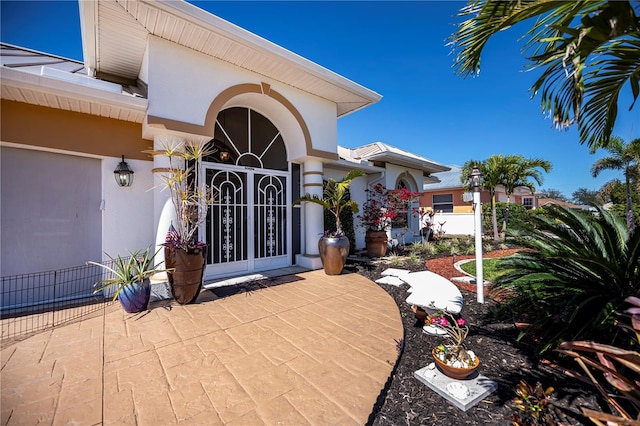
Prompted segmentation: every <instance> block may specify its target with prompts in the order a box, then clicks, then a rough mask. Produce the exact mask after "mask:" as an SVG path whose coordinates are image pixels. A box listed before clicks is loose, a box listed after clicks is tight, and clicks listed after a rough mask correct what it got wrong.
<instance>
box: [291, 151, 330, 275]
mask: <svg viewBox="0 0 640 426" xmlns="http://www.w3.org/2000/svg"><path fill="white" fill-rule="evenodd" d="M322 176H323V171H322V161H320V160H307V161H305V162H304V164H303V172H302V182H303V183H302V192H303V194H309V195H317V196H318V197H322ZM302 209H303V210H302V217H303V221H302V223H303V230H304V231H303V233H304V254H303V255H298V256H297V257H296V263H297V264H298V265H300V266H304V267H306V268H309V269H320V268H322V261H321V260H320V251H319V250H318V240H319V239H320V236H321V235H322V233H323V232H324V212H323V208H322V206H321V205H319V204H315V203H302Z"/></svg>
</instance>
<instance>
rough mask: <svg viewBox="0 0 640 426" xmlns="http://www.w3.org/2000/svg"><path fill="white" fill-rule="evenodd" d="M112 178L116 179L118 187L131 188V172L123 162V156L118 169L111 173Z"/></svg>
mask: <svg viewBox="0 0 640 426" xmlns="http://www.w3.org/2000/svg"><path fill="white" fill-rule="evenodd" d="M113 176H114V177H115V178H116V182H117V183H118V185H119V186H131V184H132V183H133V170H131V168H130V167H129V165H128V164H127V163H126V162H125V161H124V155H123V156H122V161H121V162H120V164H118V167H116V169H115V170H114V171H113Z"/></svg>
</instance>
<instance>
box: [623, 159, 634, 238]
mask: <svg viewBox="0 0 640 426" xmlns="http://www.w3.org/2000/svg"><path fill="white" fill-rule="evenodd" d="M629 173H630V170H629V166H628V165H627V167H626V170H625V173H624V180H625V182H624V183H625V187H626V190H627V228H629V231H633V228H635V223H634V220H633V204H632V201H631V182H630V181H629Z"/></svg>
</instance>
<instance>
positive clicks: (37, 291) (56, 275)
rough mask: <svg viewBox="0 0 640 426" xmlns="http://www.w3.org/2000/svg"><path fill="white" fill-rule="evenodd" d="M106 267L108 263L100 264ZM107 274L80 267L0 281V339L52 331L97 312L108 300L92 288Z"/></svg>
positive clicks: (87, 266) (106, 296)
mask: <svg viewBox="0 0 640 426" xmlns="http://www.w3.org/2000/svg"><path fill="white" fill-rule="evenodd" d="M104 263H105V264H107V265H110V264H111V263H112V262H111V261H107V262H104ZM108 274H110V273H109V272H108V271H105V270H104V269H103V268H101V267H99V266H96V265H83V266H76V267H72V268H66V269H58V270H54V271H46V272H36V273H30V274H22V275H12V276H7V277H2V278H1V280H2V281H1V286H0V297H1V298H0V323H1V326H2V327H1V329H2V332H1V335H0V337H1V339H2V340H4V339H7V338H11V337H16V336H20V335H23V334H29V333H33V332H36V331H40V330H44V329H47V328H51V327H55V326H58V325H61V324H64V323H67V322H70V321H73V320H76V319H78V318H81V317H83V316H85V315H87V314H90V313H93V312H96V311H99V310H101V309H103V308H104V307H105V303H106V304H108V303H111V296H110V295H108V294H105V293H104V292H100V293H97V294H94V293H93V291H94V284H95V283H96V282H98V281H100V280H102V279H105V278H108Z"/></svg>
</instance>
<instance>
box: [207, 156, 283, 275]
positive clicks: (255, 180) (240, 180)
mask: <svg viewBox="0 0 640 426" xmlns="http://www.w3.org/2000/svg"><path fill="white" fill-rule="evenodd" d="M202 167H203V169H204V170H203V173H202V174H201V176H204V177H205V179H206V182H205V183H206V185H207V186H208V188H209V189H210V190H211V193H212V201H211V203H210V204H209V206H208V212H207V222H206V227H205V228H206V230H205V232H206V241H207V244H208V245H209V251H208V255H207V256H208V259H207V270H206V274H205V275H206V278H207V279H210V278H216V277H224V276H230V275H237V274H242V273H248V272H255V271H264V270H267V269H275V268H281V267H285V266H290V255H289V251H290V249H289V248H290V247H291V240H290V238H291V237H290V235H291V221H290V220H288V219H289V217H290V215H291V207H290V206H291V200H290V195H289V193H290V191H289V190H288V183H289V174H288V173H286V172H280V171H275V170H268V169H258V168H252V167H241V166H226V165H220V164H216V163H211V164H203V166H202Z"/></svg>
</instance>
